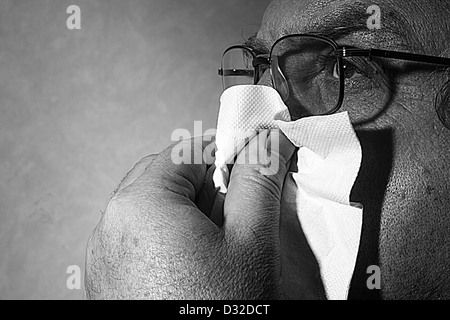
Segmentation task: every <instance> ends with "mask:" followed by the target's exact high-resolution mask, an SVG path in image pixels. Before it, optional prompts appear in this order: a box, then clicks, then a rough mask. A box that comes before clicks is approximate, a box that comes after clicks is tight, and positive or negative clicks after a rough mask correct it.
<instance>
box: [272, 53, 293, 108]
mask: <svg viewBox="0 0 450 320" xmlns="http://www.w3.org/2000/svg"><path fill="white" fill-rule="evenodd" d="M270 75H271V78H272V82H273V87H274V88H275V89H276V90H277V91H278V93H279V94H280V96H281V98H282V99H283V101H284V102H286V101H287V100H288V99H289V85H288V82H287V80H286V78H285V76H284V74H283V72H282V71H281V69H280V65H279V63H278V58H277V57H274V58H273V59H272V68H270Z"/></svg>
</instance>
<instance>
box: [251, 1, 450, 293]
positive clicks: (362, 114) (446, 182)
mask: <svg viewBox="0 0 450 320" xmlns="http://www.w3.org/2000/svg"><path fill="white" fill-rule="evenodd" d="M444 2H445V4H444ZM372 4H373V1H361V0H360V1H355V0H349V1H340V0H339V1H338V0H320V1H314V0H275V1H273V2H272V3H271V5H270V6H269V8H268V9H267V11H266V14H265V16H264V19H263V23H262V26H261V29H260V31H259V33H258V35H257V38H258V39H259V40H260V42H261V43H263V44H265V45H266V46H267V48H270V46H271V45H272V44H273V43H274V42H275V41H276V40H277V39H278V38H280V37H281V36H284V35H287V34H294V33H311V32H320V33H324V34H330V35H331V36H332V37H333V39H334V40H335V41H337V42H338V44H341V45H347V46H354V47H358V48H377V49H385V50H394V51H405V52H411V53H419V54H427V55H434V56H447V57H448V56H449V47H450V24H449V22H448V16H449V14H450V4H448V3H447V2H446V1H439V0H435V1H427V2H425V1H406V0H402V1H400V0H397V1H393V0H380V1H377V5H378V6H379V7H380V9H381V28H380V29H372V30H371V29H369V28H368V27H367V20H368V19H369V17H370V14H368V13H367V12H366V11H367V8H368V7H369V6H371V5H372ZM330 32H331V33H330ZM445 53H446V54H445ZM370 63H373V64H377V66H378V67H379V69H378V70H380V71H381V72H380V73H378V74H377V75H375V76H374V75H373V73H370V72H366V71H365V70H364V67H366V66H365V65H359V66H358V65H357V66H356V68H354V70H353V71H352V72H350V73H349V74H348V76H347V78H346V82H347V83H348V84H347V87H346V91H345V100H344V104H343V107H342V109H341V111H348V112H349V115H350V118H351V120H352V122H353V124H354V126H355V129H356V131H357V134H358V136H359V138H360V140H361V144H362V147H363V163H362V167H361V171H360V175H359V177H358V179H357V181H356V184H355V186H354V189H353V191H352V195H351V200H352V201H356V202H361V203H362V204H363V205H364V222H363V234H362V240H361V247H360V254H359V257H358V262H357V267H356V271H355V277H354V282H353V288H352V290H351V292H350V296H352V294H353V295H354V296H358V297H361V296H362V295H367V296H368V297H370V296H376V295H379V294H380V293H377V292H373V291H372V292H369V291H368V289H367V288H366V287H365V284H366V281H365V280H364V279H367V278H368V276H369V275H368V274H366V270H367V268H368V267H369V266H370V265H379V266H380V267H381V268H382V269H381V270H382V288H383V292H382V295H383V296H384V297H385V298H401V297H409V298H414V297H418V298H423V297H428V298H437V297H447V298H450V281H448V279H450V270H449V268H448V263H449V261H450V251H449V250H448V248H449V246H450V196H449V195H450V161H449V160H448V159H450V130H448V129H446V128H445V127H444V126H443V124H442V123H441V122H440V121H439V119H438V116H437V113H436V110H435V98H436V95H437V93H438V91H439V90H440V89H441V88H442V87H443V86H444V84H445V81H446V77H447V76H446V75H445V73H443V72H437V71H436V67H435V66H433V65H426V64H414V63H411V62H405V61H400V60H387V59H384V60H377V61H375V60H374V61H372V62H370ZM263 79H264V78H263ZM288 106H289V108H290V111H291V113H292V114H293V115H294V116H295V113H296V109H295V105H289V104H288ZM448 108H450V106H448Z"/></svg>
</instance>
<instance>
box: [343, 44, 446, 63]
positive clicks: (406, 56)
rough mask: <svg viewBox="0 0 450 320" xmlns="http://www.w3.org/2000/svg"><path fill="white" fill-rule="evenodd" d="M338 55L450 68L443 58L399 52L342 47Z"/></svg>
mask: <svg viewBox="0 0 450 320" xmlns="http://www.w3.org/2000/svg"><path fill="white" fill-rule="evenodd" d="M337 51H338V55H339V56H341V57H358V56H359V57H361V56H364V57H382V58H392V59H400V60H408V61H417V62H425V63H433V64H439V65H444V66H450V59H449V58H441V57H433V56H426V55H422V54H414V53H406V52H397V51H387V50H379V49H355V48H346V47H342V48H339V49H338V50H337Z"/></svg>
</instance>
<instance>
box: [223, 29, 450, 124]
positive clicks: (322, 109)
mask: <svg viewBox="0 0 450 320" xmlns="http://www.w3.org/2000/svg"><path fill="white" fill-rule="evenodd" d="M378 58H390V59H399V60H407V61H414V62H422V63H429V64H435V65H441V66H450V59H448V58H440V57H433V56H427V55H419V54H411V53H405V52H396V51H387V50H379V49H358V48H353V47H348V46H340V45H338V44H337V43H336V42H335V41H334V40H332V39H330V38H327V37H324V36H319V35H315V34H292V35H287V36H284V37H282V38H280V39H278V40H277V41H276V42H275V43H274V44H273V46H272V48H271V50H270V54H269V55H257V54H256V53H255V51H254V50H252V49H251V48H249V47H246V46H243V45H236V46H232V47H229V48H228V49H226V50H225V52H224V53H223V56H222V63H221V68H220V69H219V75H220V76H222V82H223V88H224V90H225V89H227V88H229V87H231V86H234V85H242V84H257V83H258V82H259V81H260V79H261V76H262V74H263V73H264V71H265V70H266V69H270V76H271V80H272V85H273V87H274V88H275V89H276V90H277V91H278V93H279V94H280V96H281V97H282V99H283V101H284V102H285V103H286V104H287V105H288V106H295V108H296V109H297V110H300V111H299V116H300V117H305V116H312V115H327V114H332V113H335V112H336V111H337V110H339V109H340V108H341V106H342V103H343V101H344V91H346V92H347V91H348V90H349V92H351V90H355V88H357V87H358V86H359V87H361V86H364V83H363V85H361V84H360V83H358V81H357V80H358V79H357V78H358V77H357V76H360V78H361V77H362V76H364V77H366V78H365V79H370V81H371V82H370V83H366V84H367V85H366V88H372V89H377V88H378V89H379V88H382V87H383V84H380V83H383V82H384V87H385V89H383V90H387V89H386V88H387V86H386V77H385V74H384V71H383V68H382V67H380V64H378V63H376V62H374V61H373V60H374V59H378ZM355 78H356V79H355ZM380 79H381V80H380ZM383 79H384V80H383ZM360 80H361V79H360ZM375 80H376V81H375ZM367 81H368V80H367ZM367 81H366V82H367ZM380 90H381V89H380ZM386 95H387V93H386Z"/></svg>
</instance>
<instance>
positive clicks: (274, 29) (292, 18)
mask: <svg viewBox="0 0 450 320" xmlns="http://www.w3.org/2000/svg"><path fill="white" fill-rule="evenodd" d="M435 2H436V0H433V1H430V2H423V3H421V6H420V10H422V11H423V13H425V12H426V10H425V9H424V7H426V6H428V7H429V8H431V7H432V4H430V3H435ZM414 3H415V4H414ZM373 4H374V1H373V0H274V1H272V2H271V4H270V5H269V7H268V8H267V10H266V13H265V15H264V18H263V22H262V25H261V29H260V32H259V33H258V38H259V39H261V40H263V41H265V42H267V43H268V44H270V43H271V42H273V41H275V40H276V39H278V38H279V37H281V36H283V35H286V34H292V33H309V32H319V33H325V32H322V31H323V30H327V28H328V29H329V30H330V29H339V28H346V27H348V26H350V25H355V24H356V25H360V26H364V25H366V23H367V19H368V18H369V15H368V13H367V9H368V8H369V7H370V6H371V5H373ZM376 4H377V5H378V6H379V7H380V10H381V13H382V18H383V23H384V26H386V27H387V28H389V27H393V29H398V30H399V31H400V32H401V31H402V29H403V28H406V27H408V26H409V25H410V24H411V23H414V19H415V18H416V17H409V16H408V15H409V12H408V11H409V10H404V9H405V7H407V6H409V7H416V6H417V3H416V1H415V0H412V1H404V0H397V1H394V0H378V1H377V2H376ZM411 12H413V13H415V15H416V16H417V10H412V11H411ZM410 20H412V21H410ZM403 31H404V30H403Z"/></svg>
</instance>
